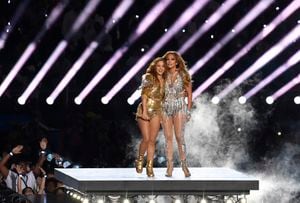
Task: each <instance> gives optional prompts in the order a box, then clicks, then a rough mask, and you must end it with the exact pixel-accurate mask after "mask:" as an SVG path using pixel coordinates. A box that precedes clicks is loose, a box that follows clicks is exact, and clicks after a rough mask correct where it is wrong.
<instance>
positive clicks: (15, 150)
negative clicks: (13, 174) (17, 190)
mask: <svg viewBox="0 0 300 203" xmlns="http://www.w3.org/2000/svg"><path fill="white" fill-rule="evenodd" d="M22 149H23V145H17V146H16V147H14V148H13V149H12V150H11V152H9V153H8V154H6V155H5V156H4V157H3V159H2V160H1V161H0V172H1V173H2V175H3V176H4V178H6V177H7V176H8V173H9V170H8V168H7V166H6V163H7V162H8V160H9V159H10V157H12V156H14V155H15V154H20V153H21V151H22Z"/></svg>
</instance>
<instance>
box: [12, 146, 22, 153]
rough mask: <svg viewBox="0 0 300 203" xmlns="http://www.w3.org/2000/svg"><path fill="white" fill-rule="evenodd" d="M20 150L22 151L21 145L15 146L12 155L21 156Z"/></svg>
mask: <svg viewBox="0 0 300 203" xmlns="http://www.w3.org/2000/svg"><path fill="white" fill-rule="evenodd" d="M22 149H23V145H17V146H16V147H15V148H13V149H12V153H14V154H21V151H22Z"/></svg>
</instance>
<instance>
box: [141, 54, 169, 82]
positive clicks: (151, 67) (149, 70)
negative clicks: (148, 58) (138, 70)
mask: <svg viewBox="0 0 300 203" xmlns="http://www.w3.org/2000/svg"><path fill="white" fill-rule="evenodd" d="M160 61H162V62H163V63H164V65H165V68H167V63H166V60H165V59H164V58H163V57H157V58H155V59H154V60H153V61H152V62H151V63H150V64H149V66H148V68H147V70H146V73H149V74H151V75H153V76H154V78H155V79H156V80H157V81H158V77H157V72H156V65H157V63H158V62H160ZM166 77H167V71H166V70H165V72H164V73H163V75H162V78H163V79H166Z"/></svg>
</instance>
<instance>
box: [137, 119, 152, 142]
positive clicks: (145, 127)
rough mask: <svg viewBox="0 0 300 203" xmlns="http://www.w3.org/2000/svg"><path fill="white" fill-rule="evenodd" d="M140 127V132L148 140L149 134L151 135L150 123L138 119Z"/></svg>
mask: <svg viewBox="0 0 300 203" xmlns="http://www.w3.org/2000/svg"><path fill="white" fill-rule="evenodd" d="M137 122H138V126H139V128H140V131H141V133H142V137H143V138H144V139H146V140H148V139H149V133H150V122H149V121H145V120H143V119H140V118H138V119H137Z"/></svg>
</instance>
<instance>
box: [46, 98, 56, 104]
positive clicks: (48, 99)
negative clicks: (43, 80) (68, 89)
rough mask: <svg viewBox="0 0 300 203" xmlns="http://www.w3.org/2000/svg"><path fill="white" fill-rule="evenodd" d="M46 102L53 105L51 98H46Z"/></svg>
mask: <svg viewBox="0 0 300 203" xmlns="http://www.w3.org/2000/svg"><path fill="white" fill-rule="evenodd" d="M46 102H47V104H49V105H52V104H53V103H54V100H53V98H52V97H48V98H47V99H46Z"/></svg>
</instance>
